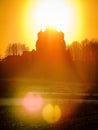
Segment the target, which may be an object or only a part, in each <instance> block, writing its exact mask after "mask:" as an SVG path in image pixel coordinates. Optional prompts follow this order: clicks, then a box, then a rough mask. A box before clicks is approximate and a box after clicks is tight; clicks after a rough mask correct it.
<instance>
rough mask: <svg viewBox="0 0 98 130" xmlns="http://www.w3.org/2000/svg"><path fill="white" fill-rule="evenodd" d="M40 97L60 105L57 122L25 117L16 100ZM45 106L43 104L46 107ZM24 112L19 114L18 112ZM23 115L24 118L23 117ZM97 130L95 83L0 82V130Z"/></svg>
mask: <svg viewBox="0 0 98 130" xmlns="http://www.w3.org/2000/svg"><path fill="white" fill-rule="evenodd" d="M27 92H33V93H36V94H40V95H41V96H42V97H43V99H44V101H45V104H47V103H51V104H56V105H59V106H60V108H61V111H62V116H61V118H60V120H59V121H58V122H56V123H54V124H49V123H47V122H46V121H44V119H43V118H42V116H41V114H37V115H36V113H35V114H34V115H33V114H32V115H31V114H30V115H29V114H26V113H25V111H24V110H22V108H21V106H20V105H17V104H15V102H14V101H15V100H14V99H16V98H22V97H23V96H24V95H25V94H26V93H27ZM45 104H44V105H45ZM21 110H22V111H23V113H25V114H24V115H22V114H21V115H19V113H20V111H21ZM22 116H23V117H22ZM7 129H8V130H87V129H88V130H97V129H98V90H97V83H94V84H89V83H85V84H82V83H60V82H59V83H57V82H50V81H45V82H44V81H42V80H41V81H37V80H31V81H28V80H0V130H7Z"/></svg>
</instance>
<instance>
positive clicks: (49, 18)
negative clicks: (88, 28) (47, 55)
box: [23, 0, 83, 46]
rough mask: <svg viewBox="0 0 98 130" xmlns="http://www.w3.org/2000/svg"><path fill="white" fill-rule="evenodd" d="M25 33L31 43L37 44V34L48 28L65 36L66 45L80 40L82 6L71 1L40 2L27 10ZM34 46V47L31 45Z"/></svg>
mask: <svg viewBox="0 0 98 130" xmlns="http://www.w3.org/2000/svg"><path fill="white" fill-rule="evenodd" d="M25 12H26V13H25V15H24V16H25V18H24V19H23V20H24V21H23V23H24V32H25V33H26V34H25V36H26V37H27V39H29V41H34V42H35V43H36V40H37V39H33V38H37V33H38V31H39V30H40V29H43V30H44V29H45V28H46V26H51V27H55V28H56V29H57V30H58V31H60V30H62V31H63V32H64V34H65V40H66V43H70V42H72V41H73V40H78V39H79V37H80V35H81V32H82V21H83V20H82V12H81V5H79V3H76V2H72V1H71V0H39V1H36V2H35V5H34V3H32V2H31V3H29V4H28V8H27V10H26V9H25ZM31 46H32V45H31Z"/></svg>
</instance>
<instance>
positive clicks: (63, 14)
mask: <svg viewBox="0 0 98 130" xmlns="http://www.w3.org/2000/svg"><path fill="white" fill-rule="evenodd" d="M73 16H74V11H73V9H72V8H71V6H70V5H68V4H66V5H65V4H64V1H62V0H57V1H56V2H55V1H51V0H44V1H43V2H42V3H41V4H40V5H39V6H38V8H37V11H36V21H37V24H38V26H39V28H40V27H42V29H44V28H45V27H46V26H53V27H55V28H57V29H58V30H64V29H65V28H66V30H71V28H72V26H73V24H74V17H73Z"/></svg>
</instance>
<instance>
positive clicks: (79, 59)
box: [0, 39, 98, 82]
mask: <svg viewBox="0 0 98 130" xmlns="http://www.w3.org/2000/svg"><path fill="white" fill-rule="evenodd" d="M6 54H7V56H6V57H5V58H4V59H2V60H1V61H0V78H16V77H18V78H19V77H22V78H23V77H25V78H44V79H46V78H50V79H56V80H63V81H66V82H67V81H68V82H71V81H72V82H73V81H75V82H80V81H83V82H96V81H98V78H97V77H98V41H96V40H92V41H89V40H87V39H86V40H84V41H82V42H81V43H79V42H78V41H74V42H73V43H72V44H70V45H69V46H67V48H65V52H63V53H62V55H61V53H60V56H61V57H58V56H59V55H57V54H56V53H55V51H54V53H52V54H51V55H50V54H49V55H47V56H46V55H42V56H41V54H39V52H37V51H36V50H32V51H29V48H28V47H27V46H26V45H24V44H17V43H14V44H10V45H9V46H8V48H7V50H6ZM56 55H57V56H56ZM60 59H61V60H60Z"/></svg>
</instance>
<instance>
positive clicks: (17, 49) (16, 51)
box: [6, 43, 29, 56]
mask: <svg viewBox="0 0 98 130" xmlns="http://www.w3.org/2000/svg"><path fill="white" fill-rule="evenodd" d="M28 50H29V48H28V47H27V46H26V45H25V44H21V43H13V44H9V45H8V47H7V49H6V55H7V56H8V55H16V56H17V55H22V54H23V52H24V51H28Z"/></svg>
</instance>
